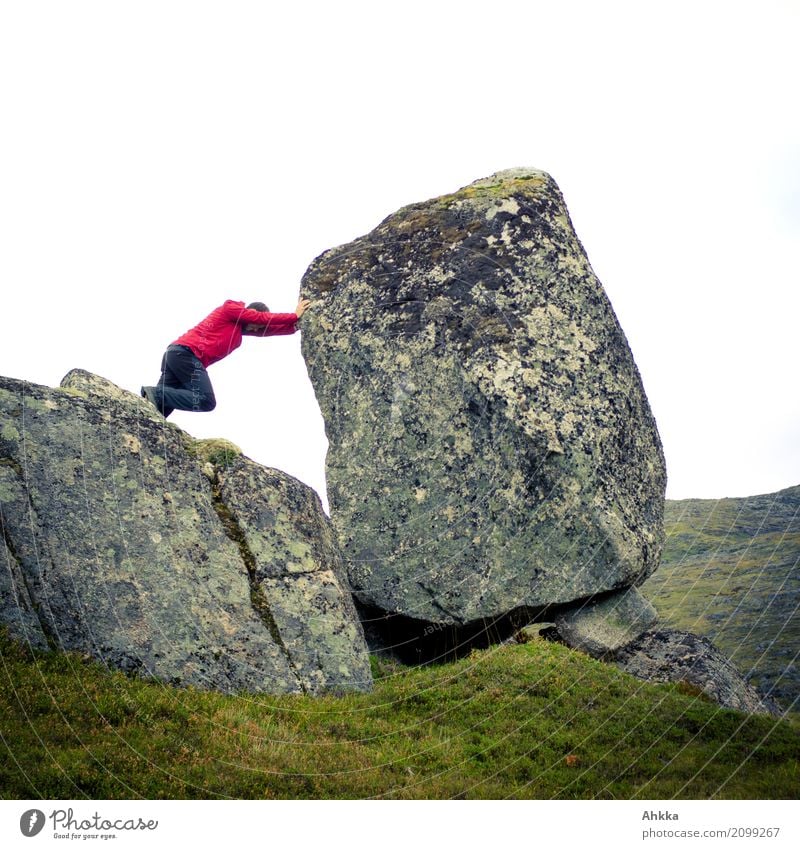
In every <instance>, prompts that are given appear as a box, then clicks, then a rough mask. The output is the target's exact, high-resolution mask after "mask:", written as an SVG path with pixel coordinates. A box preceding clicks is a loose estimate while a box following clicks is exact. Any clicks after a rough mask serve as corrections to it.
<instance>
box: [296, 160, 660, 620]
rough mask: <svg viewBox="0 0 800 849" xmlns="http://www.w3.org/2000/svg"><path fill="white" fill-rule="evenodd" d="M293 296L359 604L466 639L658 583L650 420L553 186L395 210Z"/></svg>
mask: <svg viewBox="0 0 800 849" xmlns="http://www.w3.org/2000/svg"><path fill="white" fill-rule="evenodd" d="M301 291H302V294H303V296H305V297H309V298H311V299H312V300H313V301H314V305H313V307H312V308H311V309H310V310H309V311H308V313H306V316H304V318H303V322H304V324H303V339H302V346H303V354H304V357H305V359H306V363H307V366H308V372H309V375H310V377H311V380H312V383H313V385H314V389H315V391H316V395H317V399H318V401H319V404H320V408H321V410H322V414H323V417H324V419H325V426H326V431H327V436H328V441H329V450H328V457H327V480H328V494H329V498H330V507H331V518H332V520H333V523H334V525H335V527H336V530H337V532H338V534H339V539H340V541H341V543H342V546H343V551H344V555H345V560H346V563H347V568H348V573H349V576H350V581H351V585H352V587H353V590H354V592H355V594H356V597H357V599H358V600H359V602H361V603H363V604H365V605H369V606H374V607H376V608H379V609H381V610H384V611H391V612H393V613H396V614H402V615H404V616H407V617H412V618H415V619H419V620H425V621H428V622H433V623H443V624H450V625H457V626H458V625H463V624H464V623H468V622H474V621H477V620H479V619H482V618H486V617H497V616H501V615H504V614H506V613H508V612H509V611H513V610H515V609H517V608H522V609H525V608H541V607H542V606H544V605H548V604H553V603H559V604H561V603H570V602H574V601H575V600H577V599H584V598H588V597H591V596H593V595H595V594H597V593H602V592H607V591H610V590H615V589H620V588H623V587H627V586H630V585H634V584H638V583H639V582H641V581H643V580H644V579H645V578H646V577H647V576H648V575H649V574H650V573H651V572H652V571H653V570H654V569H655V568H656V566H657V564H658V560H659V555H660V552H661V548H662V545H663V504H664V490H665V485H666V475H665V465H664V457H663V452H662V449H661V444H660V440H659V437H658V432H657V430H656V425H655V421H654V419H653V416H652V414H651V412H650V408H649V406H648V403H647V399H646V397H645V393H644V390H643V388H642V382H641V379H640V376H639V372H638V370H637V368H636V365H635V364H634V361H633V357H632V355H631V351H630V349H629V347H628V344H627V341H626V339H625V336H624V334H623V332H622V330H621V328H620V325H619V322H618V321H617V318H616V316H615V314H614V311H613V309H612V307H611V304H610V303H609V301H608V298H607V297H606V295H605V293H604V291H603V288H602V286H601V284H600V282H599V281H598V279H597V277H596V276H595V275H594V273H593V271H592V269H591V267H590V265H589V262H588V260H587V258H586V255H585V253H584V251H583V248H582V247H581V244H580V242H579V241H578V239H577V237H576V235H575V233H574V232H573V229H572V225H571V223H570V219H569V215H568V213H567V209H566V207H565V205H564V201H563V199H562V197H561V193H560V192H559V190H558V187H557V186H556V184H555V183H554V181H553V180H552V179H551V178H550V177H549V176H548V175H547V174H544V173H542V172H540V171H533V170H513V171H505V172H501V173H498V174H495V175H493V176H492V177H490V178H488V179H485V180H479V181H478V182H476V183H473V184H472V185H470V186H468V187H466V188H465V189H462V190H461V191H458V192H456V193H455V194H452V195H447V196H445V197H440V198H436V199H435V200H432V201H428V202H426V203H418V204H414V205H412V206H409V207H406V208H404V209H401V210H400V211H399V212H397V213H396V214H394V215H392V216H390V217H389V218H387V219H386V220H385V221H384V222H383V223H382V224H381V225H380V226H378V227H377V228H376V229H375V230H373V231H372V232H371V233H369V234H368V235H366V236H364V237H362V238H360V239H357V240H356V241H354V242H352V243H350V244H348V245H344V246H342V247H339V248H335V249H333V250H330V251H327V252H326V253H324V254H322V255H321V256H320V257H319V258H318V259H316V260H315V261H314V263H313V264H312V265H311V267H310V268H309V270H308V272H307V273H306V275H305V277H304V279H303V283H302V287H301Z"/></svg>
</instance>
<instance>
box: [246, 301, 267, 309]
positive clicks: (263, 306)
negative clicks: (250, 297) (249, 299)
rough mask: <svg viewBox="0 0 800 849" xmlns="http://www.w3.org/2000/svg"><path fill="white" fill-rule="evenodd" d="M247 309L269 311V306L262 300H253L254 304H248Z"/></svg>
mask: <svg viewBox="0 0 800 849" xmlns="http://www.w3.org/2000/svg"><path fill="white" fill-rule="evenodd" d="M247 309H249V310H258V311H259V312H269V307H268V306H267V305H266V304H264V303H262V302H261V301H253V303H252V304H248V305H247Z"/></svg>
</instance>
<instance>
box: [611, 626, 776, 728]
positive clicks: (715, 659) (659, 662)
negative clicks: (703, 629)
mask: <svg viewBox="0 0 800 849" xmlns="http://www.w3.org/2000/svg"><path fill="white" fill-rule="evenodd" d="M615 663H616V665H617V666H619V667H620V668H621V669H624V670H625V671H626V672H629V673H630V674H631V675H635V676H636V677H637V678H641V679H642V680H644V681H652V682H661V683H665V682H669V681H674V682H677V681H683V682H685V683H687V684H690V685H693V686H695V687H697V688H698V689H699V690H702V691H703V692H704V693H705V694H706V695H707V696H708V697H709V698H711V699H713V700H714V701H716V702H718V703H719V704H720V705H722V706H723V707H727V708H732V709H733V710H739V711H743V712H745V713H772V714H776V715H777V714H780V713H781V711H780V709H779V708H778V707H777V706H776V705H775V704H774V703H773V702H772V701H771V700H770V699H767V698H764V697H762V696H761V695H760V694H759V693H758V692H757V691H756V690H755V689H754V688H753V687H751V686H750V684H748V683H747V681H745V679H744V678H743V677H742V675H741V673H740V672H739V671H738V670H737V669H736V667H735V666H734V665H733V664H732V663H731V662H730V660H728V658H726V657H725V656H724V655H723V654H721V653H720V652H719V651H718V650H717V649H716V648H715V647H714V645H713V644H712V643H711V642H710V641H709V640H707V639H706V638H705V637H698V636H697V635H695V634H689V633H686V632H684V631H674V630H672V629H669V628H663V629H653V630H649V631H646V632H645V633H644V634H643V635H642V636H641V637H640V638H639V639H638V640H636V641H634V642H633V643H630V644H629V645H628V646H626V647H625V648H623V649H621V650H620V651H619V652H618V653H617V655H616V656H615Z"/></svg>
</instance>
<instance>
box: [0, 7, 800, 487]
mask: <svg viewBox="0 0 800 849" xmlns="http://www.w3.org/2000/svg"><path fill="white" fill-rule="evenodd" d="M798 36H800V3H794V2H770V0H760V2H758V3H754V2H748V3H737V2H702V0H692V2H670V3H663V4H655V3H642V2H629V3H623V2H607V0H606V1H605V2H602V3H600V2H594V3H590V2H581V3H578V2H565V1H564V0H559V2H554V0H548V2H543V3H542V2H531V0H527V2H514V1H513V0H505V2H502V3H497V4H493V5H492V4H489V3H488V2H486V0H482V2H480V3H475V2H464V1H463V0H462V2H452V3H451V2H435V0H427V2H408V0H407V2H405V3H403V4H402V5H400V4H397V6H396V7H395V8H394V10H390V7H388V6H387V4H380V3H375V2H374V0H373V2H364V3H355V2H343V0H337V2H329V3H321V2H313V3H312V2H302V0H293V2H292V3H283V4H267V3H264V2H257V3H256V2H253V3H245V2H233V0H226V2H215V3H209V2H198V0H194V2H191V3H177V2H169V0H158V2H146V1H145V2H143V0H138V2H136V3H121V2H110V0H102V2H80V0H70V2H69V3H64V2H24V3H23V2H18V3H11V2H5V0H0V285H2V296H0V373H1V374H5V375H8V376H12V377H17V378H24V379H27V380H31V381H35V382H38V383H44V384H49V385H57V384H58V382H59V381H60V380H61V378H62V376H63V375H64V374H65V373H66V372H67V371H68V370H69V369H71V368H73V367H80V368H85V369H89V370H90V371H94V372H97V373H99V374H102V375H104V376H105V377H108V378H109V379H111V380H113V381H115V382H116V383H118V384H120V385H122V386H124V387H127V388H129V389H131V390H133V391H137V392H138V389H139V386H140V385H141V384H142V383H154V382H155V381H156V379H157V378H158V370H159V363H160V359H161V354H162V352H163V349H164V347H165V346H166V344H167V343H168V342H170V341H171V340H172V339H174V338H175V337H176V336H178V335H179V334H180V333H182V332H183V331H185V330H187V329H188V328H189V327H190V326H192V325H193V324H195V323H196V322H197V321H198V320H200V319H201V318H203V317H204V316H205V315H206V314H207V313H208V312H210V310H211V309H213V308H214V307H216V306H217V305H218V304H220V303H221V302H222V301H223V300H224V299H225V298H235V299H241V300H245V301H251V300H264V301H266V302H267V303H268V304H269V305H270V307H271V308H272V309H273V310H275V311H281V312H282V311H290V310H292V309H293V308H294V306H295V304H296V301H297V295H298V289H299V281H300V278H301V277H302V275H303V273H304V271H305V270H306V268H307V266H308V265H309V263H310V262H311V260H312V259H314V257H315V256H317V255H318V254H319V253H321V252H322V251H323V250H325V249H327V248H329V247H333V246H335V245H337V244H341V243H343V242H347V241H350V240H351V239H353V238H355V237H357V236H359V235H361V234H363V233H365V232H367V231H369V230H371V229H372V228H373V227H374V226H376V225H377V224H378V223H379V222H380V221H381V220H382V219H383V218H384V217H385V216H386V215H388V214H390V213H392V212H394V211H395V210H396V209H398V208H399V207H401V206H403V205H404V204H407V203H411V202H414V201H419V200H424V199H426V198H429V197H433V196H436V195H439V194H442V193H445V192H450V191H454V190H456V189H458V188H459V187H461V186H463V185H466V184H467V183H470V182H472V181H473V180H475V179H478V178H480V177H484V176H487V175H489V174H491V173H492V172H493V171H497V170H500V169H503V168H509V167H515V166H521V165H525V166H532V167H536V168H542V169H544V170H546V171H549V172H550V173H551V174H552V175H553V176H554V177H555V179H556V180H557V182H558V183H559V185H560V187H561V190H562V191H563V193H564V196H565V198H566V201H567V205H568V207H569V210H570V213H571V216H572V219H573V222H574V224H575V227H576V230H577V233H578V236H579V238H580V239H581V241H582V242H583V244H584V247H585V248H586V250H587V252H588V255H589V259H590V261H591V263H592V265H593V267H594V269H595V271H596V272H597V274H598V276H599V277H600V279H601V281H602V282H603V284H604V286H605V288H606V291H607V292H608V294H609V296H610V298H611V301H612V303H613V305H614V307H615V310H616V312H617V314H618V316H619V318H620V321H621V323H622V326H623V329H624V330H625V333H626V335H627V337H628V340H629V342H630V344H631V347H632V349H633V352H634V356H635V358H636V361H637V363H638V365H639V368H640V371H641V372H642V376H643V379H644V384H645V389H646V391H647V393H648V397H649V399H650V403H651V405H652V407H653V411H654V413H655V415H656V419H657V421H658V425H659V429H660V432H661V436H662V440H663V442H664V448H665V452H666V456H667V466H668V472H669V488H668V496H669V497H672V498H682V497H690V496H695V497H721V496H726V495H731V496H733V495H738V496H741V495H752V494H756V493H763V492H770V491H774V490H777V489H780V488H782V487H785V486H790V485H795V484H799V483H800V395H799V394H798V391H797V390H798V381H797V368H798V358H797V344H798V334H797V327H798V318H797V314H798V307H800V295H798V285H797V284H798V273H797V250H798V235H800V110H798V108H797V103H798V94H797V90H798V83H800V73H799V70H800V68H799V66H800V61H798V48H797V44H798V43H799V42H798ZM210 375H211V378H212V381H213V383H214V387H215V390H216V393H217V398H218V408H217V410H216V411H215V412H213V413H210V414H205V415H200V414H194V415H192V414H188V413H176V414H175V415H174V417H173V418H172V419H171V421H174V422H176V423H177V424H179V425H180V426H182V427H184V428H185V429H186V430H188V431H189V432H190V433H192V434H193V435H195V436H224V437H226V438H228V439H231V440H233V441H234V442H236V443H238V444H239V445H240V446H241V447H242V448H243V449H244V451H245V453H247V454H248V455H249V456H251V457H253V458H254V459H256V460H258V461H260V462H263V463H265V464H267V465H270V466H275V467H277V468H280V469H283V470H285V471H287V472H289V473H291V474H293V475H295V476H297V477H299V478H300V479H301V480H303V481H305V482H306V483H309V484H310V485H312V486H313V487H314V488H315V489H317V490H318V491H320V492H321V491H322V490H323V488H324V472H323V467H324V455H325V449H326V442H325V437H324V430H323V425H322V420H321V418H320V415H319V411H318V408H317V405H316V401H315V399H314V395H313V391H312V389H311V386H310V383H309V381H308V378H307V376H306V371H305V366H304V364H303V362H302V358H301V355H300V347H299V337H292V338H274V339H267V340H261V339H247V340H245V342H244V344H243V346H242V347H241V348H240V349H239V350H238V351H237V352H235V353H234V354H233V355H232V356H231V357H229V358H228V359H227V360H224V361H223V362H221V363H219V364H217V365H215V366H213V367H212V368H211V370H210Z"/></svg>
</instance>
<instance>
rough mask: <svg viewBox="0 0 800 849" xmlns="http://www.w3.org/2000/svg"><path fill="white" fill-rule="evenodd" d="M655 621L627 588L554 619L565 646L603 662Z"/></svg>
mask: <svg viewBox="0 0 800 849" xmlns="http://www.w3.org/2000/svg"><path fill="white" fill-rule="evenodd" d="M657 619H658V613H657V612H656V609H655V608H654V607H653V605H652V604H650V602H649V601H648V600H647V599H646V598H645V597H644V596H643V595H642V594H641V593H640V592H639V591H638V590H637V589H636V588H635V587H630V588H628V589H625V590H621V591H619V592H616V593H611V594H610V595H606V596H603V597H601V598H594V599H589V600H587V601H585V602H584V603H583V604H579V605H576V606H574V607H570V608H568V609H566V610H564V611H563V612H560V613H558V614H557V615H556V616H555V617H554V624H555V629H556V631H557V633H558V636H559V638H560V639H561V640H562V641H563V642H564V643H566V644H567V645H568V646H571V647H572V648H575V649H579V650H580V651H583V652H586V653H587V654H590V655H591V656H592V657H596V658H605V657H606V656H607V655H610V654H613V653H614V652H616V651H619V649H621V648H623V647H624V646H626V645H628V644H629V643H632V642H633V641H634V640H635V639H636V638H637V637H639V636H641V635H642V634H643V633H644V632H645V631H646V630H648V629H649V628H650V627H651V626H652V625H653V624H654V623H655V621H656V620H657Z"/></svg>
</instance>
